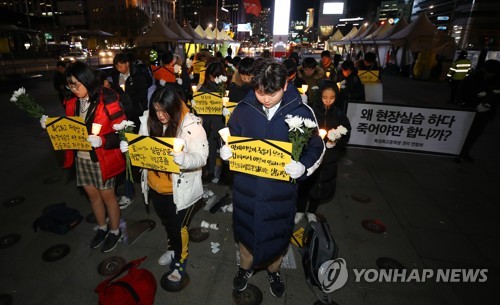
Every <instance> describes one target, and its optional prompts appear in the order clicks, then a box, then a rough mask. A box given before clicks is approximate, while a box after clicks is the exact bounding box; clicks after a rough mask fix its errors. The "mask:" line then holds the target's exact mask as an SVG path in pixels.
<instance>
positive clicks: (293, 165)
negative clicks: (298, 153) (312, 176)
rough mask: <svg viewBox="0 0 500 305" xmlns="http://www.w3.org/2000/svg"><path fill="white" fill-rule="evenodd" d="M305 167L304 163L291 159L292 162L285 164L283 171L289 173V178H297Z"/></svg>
mask: <svg viewBox="0 0 500 305" xmlns="http://www.w3.org/2000/svg"><path fill="white" fill-rule="evenodd" d="M305 171H306V167H305V166H304V164H302V163H300V162H297V161H294V160H292V162H290V163H288V164H287V165H285V172H286V173H287V174H289V175H290V178H292V179H297V178H299V177H300V176H302V175H303V174H304V172H305Z"/></svg>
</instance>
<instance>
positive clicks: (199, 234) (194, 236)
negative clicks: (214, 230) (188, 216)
mask: <svg viewBox="0 0 500 305" xmlns="http://www.w3.org/2000/svg"><path fill="white" fill-rule="evenodd" d="M188 233H189V240H190V241H192V242H202V241H204V240H205V239H207V238H208V236H209V235H210V233H208V230H207V229H205V228H200V227H197V228H191V229H189V230H188Z"/></svg>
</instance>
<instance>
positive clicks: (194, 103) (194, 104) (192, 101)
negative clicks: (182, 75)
mask: <svg viewBox="0 0 500 305" xmlns="http://www.w3.org/2000/svg"><path fill="white" fill-rule="evenodd" d="M191 106H193V107H196V102H195V101H194V99H192V100H191Z"/></svg>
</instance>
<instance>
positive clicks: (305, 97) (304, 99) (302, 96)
mask: <svg viewBox="0 0 500 305" xmlns="http://www.w3.org/2000/svg"><path fill="white" fill-rule="evenodd" d="M300 97H301V98H302V103H304V104H307V95H305V94H301V95H300Z"/></svg>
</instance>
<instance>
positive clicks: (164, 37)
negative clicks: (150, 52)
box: [136, 18, 179, 46]
mask: <svg viewBox="0 0 500 305" xmlns="http://www.w3.org/2000/svg"><path fill="white" fill-rule="evenodd" d="M177 40H179V36H178V35H177V34H176V33H174V32H173V31H172V30H170V29H169V28H167V26H166V25H165V24H164V23H163V22H162V21H161V19H160V18H157V19H156V20H155V21H154V23H153V26H152V27H151V28H150V29H149V31H147V32H146V33H145V34H144V35H141V36H139V37H137V41H136V43H137V45H138V46H152V45H153V43H161V42H173V43H175V42H177Z"/></svg>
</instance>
